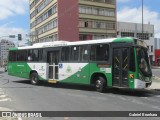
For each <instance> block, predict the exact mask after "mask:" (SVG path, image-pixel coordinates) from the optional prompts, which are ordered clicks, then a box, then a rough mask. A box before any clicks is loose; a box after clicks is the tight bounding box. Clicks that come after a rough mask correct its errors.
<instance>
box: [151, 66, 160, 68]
mask: <svg viewBox="0 0 160 120" xmlns="http://www.w3.org/2000/svg"><path fill="white" fill-rule="evenodd" d="M152 69H160V66H152Z"/></svg>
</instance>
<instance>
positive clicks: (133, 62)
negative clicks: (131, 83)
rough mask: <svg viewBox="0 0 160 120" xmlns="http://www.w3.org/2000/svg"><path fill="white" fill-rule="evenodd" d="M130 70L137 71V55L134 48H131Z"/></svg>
mask: <svg viewBox="0 0 160 120" xmlns="http://www.w3.org/2000/svg"><path fill="white" fill-rule="evenodd" d="M129 69H130V71H132V72H135V71H136V68H135V53H134V48H130V65H129Z"/></svg>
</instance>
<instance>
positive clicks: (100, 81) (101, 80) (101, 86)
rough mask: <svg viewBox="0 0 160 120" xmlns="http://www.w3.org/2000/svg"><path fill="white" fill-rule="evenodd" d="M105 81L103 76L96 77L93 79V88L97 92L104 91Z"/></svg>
mask: <svg viewBox="0 0 160 120" xmlns="http://www.w3.org/2000/svg"><path fill="white" fill-rule="evenodd" d="M105 85H106V81H105V79H104V78H103V77H101V76H100V77H97V79H96V81H95V88H96V91H97V92H104V90H105Z"/></svg>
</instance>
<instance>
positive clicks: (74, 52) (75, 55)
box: [71, 46, 79, 61]
mask: <svg viewBox="0 0 160 120" xmlns="http://www.w3.org/2000/svg"><path fill="white" fill-rule="evenodd" d="M71 60H72V61H79V47H78V46H73V47H71Z"/></svg>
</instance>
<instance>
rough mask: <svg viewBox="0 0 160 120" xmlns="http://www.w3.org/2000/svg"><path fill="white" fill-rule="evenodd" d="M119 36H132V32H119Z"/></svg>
mask: <svg viewBox="0 0 160 120" xmlns="http://www.w3.org/2000/svg"><path fill="white" fill-rule="evenodd" d="M121 37H134V33H131V32H121Z"/></svg>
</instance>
